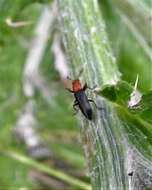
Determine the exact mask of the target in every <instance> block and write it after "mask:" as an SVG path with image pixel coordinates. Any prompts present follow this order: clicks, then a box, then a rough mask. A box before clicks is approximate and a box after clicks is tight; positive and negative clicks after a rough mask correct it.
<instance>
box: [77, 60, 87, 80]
mask: <svg viewBox="0 0 152 190" xmlns="http://www.w3.org/2000/svg"><path fill="white" fill-rule="evenodd" d="M86 65H87V63H85V64H84V65H82V67H81V68H80V71H79V73H78V76H77V78H80V76H81V75H82V73H83V71H84V69H85V67H86Z"/></svg>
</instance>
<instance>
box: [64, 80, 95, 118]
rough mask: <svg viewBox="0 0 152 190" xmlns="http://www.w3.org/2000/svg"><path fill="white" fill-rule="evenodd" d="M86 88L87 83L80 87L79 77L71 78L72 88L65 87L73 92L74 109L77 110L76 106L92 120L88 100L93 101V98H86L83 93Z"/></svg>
mask: <svg viewBox="0 0 152 190" xmlns="http://www.w3.org/2000/svg"><path fill="white" fill-rule="evenodd" d="M87 88H88V86H87V84H86V83H85V84H84V86H83V87H82V85H81V82H80V80H79V79H76V80H73V81H72V90H71V89H67V90H68V91H70V92H71V93H73V94H74V97H75V101H74V104H73V108H74V110H75V111H76V113H77V111H78V109H77V106H78V107H79V109H80V110H81V112H82V113H83V115H84V116H85V117H86V118H87V119H88V120H92V119H93V111H92V108H91V105H90V102H93V103H94V101H93V100H91V99H88V97H87V96H86V94H85V90H86V89H87Z"/></svg>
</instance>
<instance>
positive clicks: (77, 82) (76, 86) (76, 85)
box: [72, 79, 82, 92]
mask: <svg viewBox="0 0 152 190" xmlns="http://www.w3.org/2000/svg"><path fill="white" fill-rule="evenodd" d="M81 89H82V86H81V82H80V80H79V79H76V80H73V81H72V90H73V91H74V92H77V91H79V90H81Z"/></svg>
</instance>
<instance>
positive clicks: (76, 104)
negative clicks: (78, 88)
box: [73, 100, 79, 115]
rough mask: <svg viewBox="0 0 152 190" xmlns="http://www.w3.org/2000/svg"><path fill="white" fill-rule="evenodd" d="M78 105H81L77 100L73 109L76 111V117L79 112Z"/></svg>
mask: <svg viewBox="0 0 152 190" xmlns="http://www.w3.org/2000/svg"><path fill="white" fill-rule="evenodd" d="M78 105H79V104H78V102H77V101H76V100H75V101H74V104H73V109H74V110H75V113H74V114H73V115H76V114H77V113H78V111H79V109H78V107H77V106H78Z"/></svg>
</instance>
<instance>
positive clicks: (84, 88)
mask: <svg viewBox="0 0 152 190" xmlns="http://www.w3.org/2000/svg"><path fill="white" fill-rule="evenodd" d="M87 88H88V85H87V83H85V84H84V86H83V90H84V91H85V90H86V89H87Z"/></svg>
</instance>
